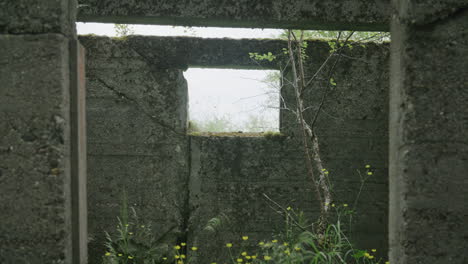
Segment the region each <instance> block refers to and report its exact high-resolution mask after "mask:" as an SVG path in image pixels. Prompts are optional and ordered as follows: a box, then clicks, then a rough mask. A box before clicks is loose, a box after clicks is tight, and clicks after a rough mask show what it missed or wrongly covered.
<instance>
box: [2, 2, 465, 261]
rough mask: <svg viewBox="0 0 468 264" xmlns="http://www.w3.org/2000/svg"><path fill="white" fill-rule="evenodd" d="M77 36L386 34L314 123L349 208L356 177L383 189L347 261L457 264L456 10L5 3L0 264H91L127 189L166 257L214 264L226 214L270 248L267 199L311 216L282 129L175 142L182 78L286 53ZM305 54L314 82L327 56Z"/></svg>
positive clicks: (461, 139)
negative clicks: (167, 244)
mask: <svg viewBox="0 0 468 264" xmlns="http://www.w3.org/2000/svg"><path fill="white" fill-rule="evenodd" d="M76 21H83V22H109V23H133V24H161V25H162V24H166V25H185V26H216V27H249V28H293V29H327V30H367V31H390V32H391V36H392V37H391V38H392V40H391V44H387V43H383V44H375V43H369V44H367V45H365V46H357V47H355V48H353V49H352V50H349V51H348V52H349V54H348V55H349V57H350V58H358V59H346V58H345V59H343V60H342V61H341V62H340V64H338V66H337V68H336V73H335V79H336V82H337V83H339V84H340V89H335V90H333V91H332V92H331V93H332V94H331V97H333V98H337V99H336V100H330V101H329V102H327V104H326V105H325V106H324V107H325V108H326V110H327V112H328V113H330V114H332V115H333V116H340V121H337V120H335V119H333V118H327V116H323V115H322V116H320V117H319V120H318V121H317V133H318V134H319V136H320V138H321V139H322V141H321V143H322V146H321V147H322V151H323V156H324V160H325V163H326V165H327V167H328V168H330V169H331V171H332V173H333V174H334V175H335V176H336V177H334V178H333V179H334V180H333V184H334V186H335V190H336V192H337V194H338V196H339V197H340V199H342V200H343V201H349V200H351V199H353V198H354V197H355V195H356V193H357V192H359V179H358V178H356V174H355V170H356V168H357V167H358V166H361V165H363V164H365V163H366V162H369V163H371V164H372V165H373V167H374V168H375V171H374V174H375V175H378V176H376V177H374V178H372V179H371V180H370V181H369V182H368V184H367V185H366V190H365V192H363V196H362V197H361V199H360V203H359V208H358V209H359V210H360V212H362V214H361V217H360V218H359V219H357V222H356V224H355V229H356V230H355V232H356V233H358V234H359V235H358V236H356V243H357V244H359V245H360V246H362V247H365V248H379V249H382V251H384V252H383V253H382V254H383V256H384V257H386V251H387V250H388V255H389V258H390V263H392V264H416V263H425V264H426V263H450V264H466V263H468V253H467V248H468V228H467V226H468V207H467V204H468V200H467V193H468V74H467V70H468V65H467V64H468V48H467V47H468V3H467V1H466V0H450V1H448V0H447V1H438V0H427V1H418V0H394V1H390V0H368V1H363V0H344V1H332V0H296V1H291V0H270V1H253V0H230V1H219V0H183V1H182V0H181V1H175V0H142V1H130V0H121V1H116V0H79V1H76V0H15V1H12V0H0V33H1V35H0V201H1V206H0V212H1V218H0V263H7V264H10V263H15V264H19V263H70V264H71V263H76V264H78V263H81V264H84V263H88V262H89V263H99V262H98V261H99V259H100V256H102V252H103V250H104V247H103V241H104V235H103V231H104V230H111V229H112V228H113V227H115V217H116V215H117V214H118V210H119V203H120V202H119V199H120V195H121V190H122V188H123V187H125V188H126V189H127V191H128V194H129V197H128V200H129V202H130V204H131V205H132V206H134V207H135V208H136V210H138V212H140V216H141V218H142V219H147V220H151V221H153V222H154V225H155V226H154V227H155V230H158V232H160V233H161V234H167V239H168V240H169V241H176V240H178V239H179V241H180V240H185V241H189V242H190V243H194V244H199V245H202V244H203V245H204V246H206V247H207V248H209V249H210V250H211V251H212V252H214V251H215V246H216V244H217V243H221V242H220V241H221V240H217V239H214V238H212V237H210V236H209V235H207V234H206V233H204V231H203V226H204V224H205V223H206V221H207V220H208V219H209V218H210V217H213V216H216V215H217V214H220V213H227V214H230V215H232V216H233V217H234V218H233V219H235V221H236V222H235V223H234V226H235V227H236V228H237V229H238V231H240V232H244V233H246V234H250V235H251V236H254V235H255V236H256V237H258V238H264V237H267V236H268V234H269V232H271V228H272V227H274V226H275V224H276V223H279V221H280V220H281V219H280V217H279V216H278V215H277V214H275V213H274V212H272V211H271V210H270V209H269V208H268V206H267V205H266V202H265V200H264V199H263V198H262V193H267V194H268V195H269V196H270V197H271V198H272V199H274V200H277V201H281V202H282V203H284V204H287V203H290V204H294V206H296V207H298V208H302V209H304V210H305V211H306V213H307V214H309V215H311V216H313V215H316V214H317V213H318V209H317V206H316V205H317V201H315V200H314V199H313V195H312V194H311V192H312V191H311V186H310V183H309V182H308V180H307V178H306V175H305V173H304V170H305V167H304V165H303V157H302V156H301V153H300V152H299V151H298V149H300V148H299V143H298V140H297V138H298V136H297V135H296V134H297V133H296V132H297V125H296V124H295V121H294V117H293V116H291V114H290V113H287V112H285V111H281V113H280V116H281V118H280V120H281V122H280V131H281V133H282V134H283V135H284V136H281V137H262V136H259V137H238V136H226V137H222V136H219V137H212V136H189V135H188V134H187V100H188V97H187V83H186V80H185V79H184V77H183V71H184V70H186V69H187V68H188V67H193V66H201V67H213V68H226V67H227V68H256V67H258V65H256V64H254V63H252V61H251V60H250V58H249V56H248V53H249V52H258V53H260V54H261V53H265V52H270V51H272V52H276V53H281V50H282V48H284V47H285V45H287V43H286V42H284V41H282V40H267V39H265V40H258V39H241V40H233V39H199V38H185V37H143V36H129V37H128V38H125V39H116V38H107V37H94V36H79V37H78V36H77V35H76V30H75V22H76ZM307 50H308V52H309V54H308V55H309V57H310V58H311V59H310V60H308V62H307V65H306V70H307V72H308V74H312V73H314V72H315V71H316V70H317V68H318V67H320V66H321V65H322V63H323V62H324V60H326V58H327V56H328V54H329V48H328V44H327V43H326V42H322V41H318V40H317V41H310V43H309V48H308V49H307ZM262 67H264V68H270V69H275V67H276V65H275V64H274V63H265V64H264V65H262ZM312 85H313V86H315V88H316V89H315V90H314V91H316V92H318V93H320V92H323V86H321V85H320V84H319V83H317V84H315V83H313V84H312ZM321 89H322V90H321ZM282 93H283V94H282V95H283V98H285V101H286V102H293V95H292V94H290V92H288V91H287V90H285V91H283V92H282ZM306 100H308V101H309V102H314V100H315V101H317V100H318V99H317V97H316V96H314V95H313V94H310V95H307V98H306ZM309 118H310V117H309ZM232 235H233V234H230V233H227V234H226V236H227V237H230V236H231V237H232ZM208 257H209V256H201V258H202V260H203V261H209V260H208ZM88 259H89V260H88Z"/></svg>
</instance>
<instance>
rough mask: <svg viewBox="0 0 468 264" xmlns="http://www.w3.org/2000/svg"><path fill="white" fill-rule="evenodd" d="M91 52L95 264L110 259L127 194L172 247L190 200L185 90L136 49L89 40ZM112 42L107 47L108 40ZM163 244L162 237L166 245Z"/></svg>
mask: <svg viewBox="0 0 468 264" xmlns="http://www.w3.org/2000/svg"><path fill="white" fill-rule="evenodd" d="M82 43H83V45H84V46H85V47H86V49H87V69H86V74H87V105H86V106H87V119H88V128H87V131H88V168H89V169H88V201H89V202H88V208H89V211H88V212H89V217H88V221H89V236H90V241H89V258H90V262H91V263H98V261H99V260H100V258H101V256H102V255H103V253H104V245H103V243H104V242H105V235H104V233H103V232H104V231H108V232H113V231H114V230H115V226H116V223H117V218H116V217H117V216H118V215H119V206H120V205H121V197H122V193H123V190H124V189H125V190H126V191H127V193H128V201H129V206H133V207H134V208H135V209H136V211H137V213H138V215H139V217H140V219H141V220H142V221H143V222H145V221H147V222H151V223H152V227H153V230H154V232H155V235H157V236H158V237H160V236H162V235H164V234H166V235H167V236H168V238H169V240H167V239H166V242H168V243H170V244H173V243H175V239H177V238H180V239H185V238H182V236H183V234H182V231H183V229H184V222H183V219H185V216H183V214H184V212H186V202H187V195H186V194H187V176H188V141H187V137H186V134H185V133H186V124H187V84H186V81H185V79H184V78H183V75H182V71H181V70H178V69H160V68H157V67H154V65H153V64H151V63H148V62H147V61H145V60H144V59H143V58H141V57H139V58H138V57H133V58H131V57H127V55H128V54H133V51H132V50H131V49H125V48H122V47H120V48H119V49H117V48H116V47H115V46H113V45H109V46H100V44H101V42H99V41H97V42H93V41H83V42H82ZM106 43H109V42H106ZM163 241H164V239H163Z"/></svg>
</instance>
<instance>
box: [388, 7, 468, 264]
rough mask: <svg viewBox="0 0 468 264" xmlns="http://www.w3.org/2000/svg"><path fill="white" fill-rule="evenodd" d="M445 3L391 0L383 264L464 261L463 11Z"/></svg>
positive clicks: (467, 21) (466, 92)
mask: <svg viewBox="0 0 468 264" xmlns="http://www.w3.org/2000/svg"><path fill="white" fill-rule="evenodd" d="M446 2H447V3H445V2H442V1H426V3H424V4H423V3H422V1H410V3H407V1H395V8H396V10H399V12H398V13H397V14H395V19H394V21H393V28H392V64H391V74H392V77H391V82H392V83H391V96H390V109H391V111H390V113H391V114H390V246H391V247H390V249H391V250H390V263H399V264H407V263H408V264H409V263H412V264H413V263H454V264H458V263H460V264H461V263H467V261H468V254H467V251H466V248H467V247H468V230H467V228H466V226H467V225H468V215H467V208H468V207H467V199H466V194H467V192H468V173H467V171H468V108H467V105H468V75H467V74H466V71H467V69H468V61H467V59H466V58H468V49H467V47H468V9H466V1H446ZM463 6H464V7H465V8H464V9H456V8H455V10H453V9H452V7H463ZM446 14H450V15H449V16H447V15H446Z"/></svg>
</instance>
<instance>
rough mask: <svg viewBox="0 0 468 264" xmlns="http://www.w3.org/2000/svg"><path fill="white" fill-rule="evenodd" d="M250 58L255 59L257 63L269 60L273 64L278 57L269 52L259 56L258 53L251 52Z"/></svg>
mask: <svg viewBox="0 0 468 264" xmlns="http://www.w3.org/2000/svg"><path fill="white" fill-rule="evenodd" d="M249 56H250V58H251V59H254V60H257V61H263V60H267V61H270V62H272V61H273V60H275V59H276V56H275V55H273V54H272V53H271V52H268V53H266V54H258V53H257V52H249Z"/></svg>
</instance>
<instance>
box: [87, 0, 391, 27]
mask: <svg viewBox="0 0 468 264" xmlns="http://www.w3.org/2000/svg"><path fill="white" fill-rule="evenodd" d="M79 3H80V8H79V16H78V17H79V20H80V21H84V22H107V23H109V22H112V23H130V24H132V23H133V24H159V25H161V24H167V25H182V26H212V27H252V28H253V27H256V28H295V29H297V28H302V29H333V30H340V29H341V30H344V29H354V30H356V29H360V30H388V25H389V20H390V1H389V0H366V1H355V0H342V1H330V0H307V1H306V0H303V1H297V0H296V1H292V0H270V1H250V0H235V1H232V0H231V1H219V0H186V1H173V0H157V1H154V0H144V1H138V2H136V1H112V0H105V1H104V0H80V1H79Z"/></svg>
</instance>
